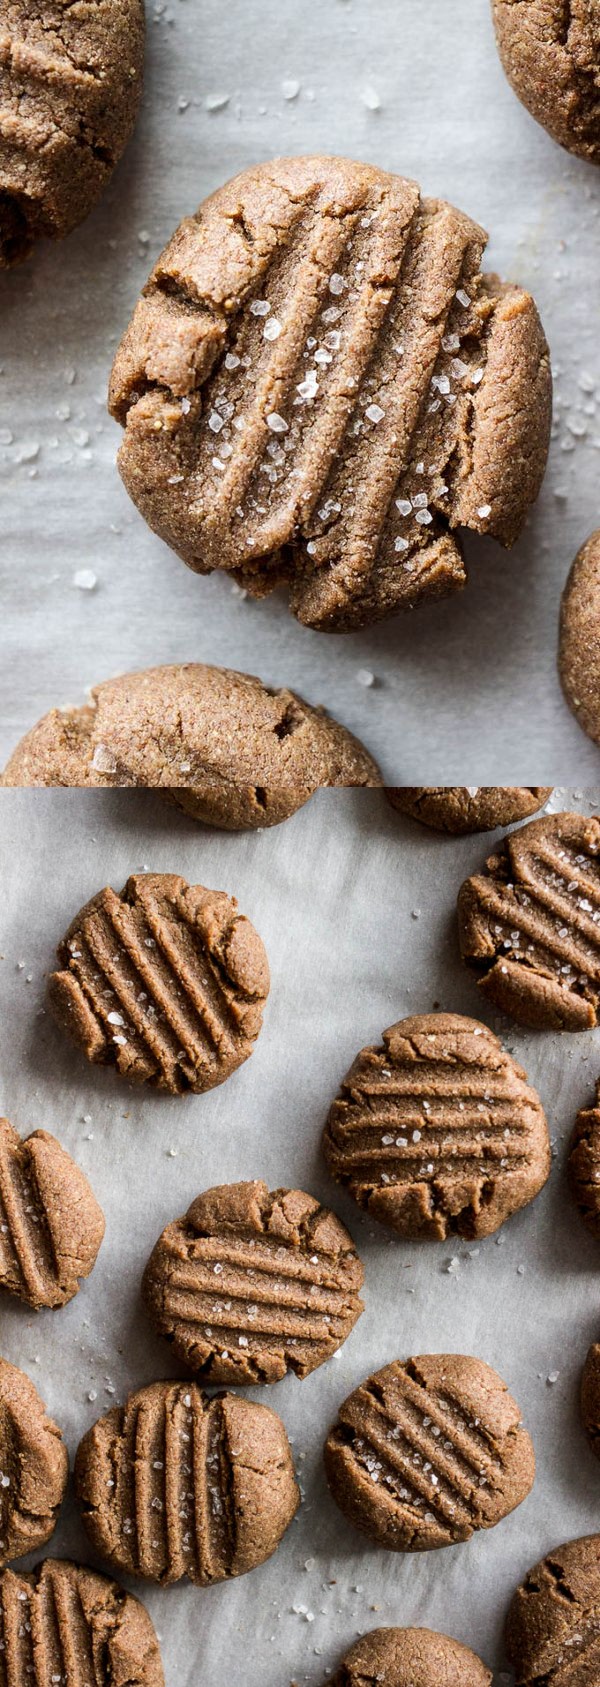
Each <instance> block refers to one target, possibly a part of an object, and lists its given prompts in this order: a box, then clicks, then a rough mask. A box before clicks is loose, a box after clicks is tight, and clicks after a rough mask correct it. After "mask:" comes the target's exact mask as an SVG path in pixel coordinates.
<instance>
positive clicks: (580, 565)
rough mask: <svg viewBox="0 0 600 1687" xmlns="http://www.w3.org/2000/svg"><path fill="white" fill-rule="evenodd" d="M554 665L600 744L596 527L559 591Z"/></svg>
mask: <svg viewBox="0 0 600 1687" xmlns="http://www.w3.org/2000/svg"><path fill="white" fill-rule="evenodd" d="M558 665H559V673H560V680H561V685H562V688H563V691H564V694H565V697H566V700H567V703H568V705H569V708H570V709H571V710H572V711H573V714H574V716H575V719H576V720H577V721H578V722H579V725H580V727H582V729H583V731H584V732H587V735H588V738H593V740H594V743H595V744H600V528H598V530H597V531H596V532H595V533H592V536H591V538H590V539H588V541H587V544H586V545H584V546H583V547H582V549H581V550H580V551H579V553H578V555H577V556H576V558H575V561H574V563H573V566H572V568H571V572H570V574H569V577H568V580H567V584H566V586H565V589H564V592H563V596H562V603H561V610H560V635H559V657H558Z"/></svg>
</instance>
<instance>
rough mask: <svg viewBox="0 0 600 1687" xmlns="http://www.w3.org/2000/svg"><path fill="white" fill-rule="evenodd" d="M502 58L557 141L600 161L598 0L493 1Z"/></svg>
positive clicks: (514, 83) (514, 82)
mask: <svg viewBox="0 0 600 1687" xmlns="http://www.w3.org/2000/svg"><path fill="white" fill-rule="evenodd" d="M492 11H493V15H494V23H495V26H496V36H497V39H498V46H499V49H500V57H501V59H502V63H503V65H504V69H505V71H506V74H507V76H508V80H509V82H510V83H512V86H513V88H514V90H515V93H516V94H518V96H519V99H520V100H522V102H523V105H525V106H527V109H528V111H530V112H531V115H532V117H535V118H536V119H537V122H538V123H541V124H542V127H543V128H544V129H547V130H548V134H549V135H552V137H553V139H554V140H555V141H559V142H560V145H561V146H564V147H566V148H567V151H568V152H575V153H577V154H578V155H579V157H581V158H587V159H589V160H590V162H591V163H593V164H600V14H599V13H598V5H597V0H569V4H568V5H565V0H492Z"/></svg>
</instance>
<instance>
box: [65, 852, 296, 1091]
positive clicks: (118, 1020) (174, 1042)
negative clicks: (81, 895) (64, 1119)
mask: <svg viewBox="0 0 600 1687" xmlns="http://www.w3.org/2000/svg"><path fill="white" fill-rule="evenodd" d="M58 959H59V962H60V971H58V972H53V973H52V975H51V977H50V981H49V995H50V1001H51V1003H52V1006H53V1008H54V1012H55V1014H56V1016H57V1018H58V1019H59V1020H60V1022H61V1024H62V1025H63V1026H64V1028H65V1030H67V1031H68V1032H69V1034H70V1036H71V1037H73V1039H74V1041H75V1042H76V1043H78V1045H79V1047H80V1048H81V1049H83V1052H84V1054H85V1055H86V1056H87V1059H88V1060H91V1061H93V1062H95V1063H97V1064H98V1065H100V1066H116V1069H117V1071H118V1072H119V1074H120V1076H121V1077H124V1078H129V1079H130V1081H132V1082H135V1083H145V1084H151V1085H152V1086H153V1087H154V1088H155V1089H160V1090H169V1091H170V1092H171V1094H172V1095H183V1094H184V1093H185V1092H186V1091H187V1090H194V1091H195V1092H196V1094H200V1093H201V1092H202V1091H204V1090H209V1089H213V1088H214V1086H215V1084H222V1083H223V1082H224V1080H225V1078H228V1077H229V1076H230V1074H231V1073H232V1072H235V1070H236V1067H238V1066H241V1065H242V1062H243V1061H244V1060H247V1059H248V1056H249V1055H250V1054H251V1053H252V1049H253V1047H254V1043H255V1042H256V1038H257V1036H258V1033H259V1031H260V1028H261V1024H262V1013H263V1008H264V1005H265V1002H266V999H267V996H268V993H269V968H268V963H267V957H266V954H265V951H264V948H263V945H262V943H261V940H260V937H259V936H258V933H257V932H256V931H255V930H254V926H253V925H251V924H250V921H249V920H247V919H246V918H245V916H244V915H242V914H238V912H237V902H236V900H235V897H233V896H226V895H225V894H224V892H223V891H218V890H205V888H204V886H203V885H188V884H186V881H185V879H182V878H179V877H178V876H177V874H175V873H134V874H132V877H131V878H130V879H128V880H127V884H126V885H125V889H124V890H123V891H122V892H121V895H120V896H117V895H116V894H115V892H114V890H111V888H110V886H107V887H106V889H105V890H101V891H99V892H98V895H97V896H94V897H92V900H91V902H88V903H86V906H85V908H82V909H81V911H80V913H79V914H77V915H76V916H75V919H74V920H72V922H71V925H70V926H69V929H68V931H67V933H66V935H65V937H64V938H63V940H62V943H61V944H60V946H59V949H58Z"/></svg>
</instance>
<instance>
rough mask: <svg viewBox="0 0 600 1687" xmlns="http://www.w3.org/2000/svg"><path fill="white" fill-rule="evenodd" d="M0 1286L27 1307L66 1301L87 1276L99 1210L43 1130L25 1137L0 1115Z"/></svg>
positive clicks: (97, 1238)
mask: <svg viewBox="0 0 600 1687" xmlns="http://www.w3.org/2000/svg"><path fill="white" fill-rule="evenodd" d="M0 1218H1V1221H2V1222H1V1224H0V1288H1V1289H8V1290H9V1292H10V1294H13V1295H17V1296H18V1298H19V1300H24V1301H25V1302H26V1304H27V1305H28V1306H32V1307H34V1308H35V1309H36V1310H38V1309H39V1308H40V1307H42V1306H66V1304H67V1301H69V1300H72V1299H73V1296H74V1295H76V1294H77V1290H78V1289H79V1286H80V1283H79V1279H80V1278H81V1277H89V1274H90V1271H91V1270H92V1266H93V1265H95V1263H96V1259H97V1256H98V1250H99V1248H100V1243H101V1241H102V1238H103V1236H104V1214H103V1212H102V1209H101V1207H99V1206H98V1202H97V1200H96V1197H95V1195H94V1194H93V1192H92V1190H91V1188H90V1185H89V1183H88V1180H87V1177H85V1175H84V1173H83V1172H82V1171H81V1168H80V1167H79V1166H78V1165H76V1163H75V1161H74V1160H72V1159H71V1156H70V1154H67V1151H66V1149H65V1148H61V1145H60V1142H57V1140H56V1137H54V1136H50V1135H49V1133H48V1131H33V1133H32V1135H31V1136H28V1137H27V1138H26V1139H25V1141H22V1140H21V1137H20V1136H19V1134H18V1132H17V1131H16V1130H15V1129H14V1127H13V1126H12V1125H11V1124H9V1121H8V1119H0Z"/></svg>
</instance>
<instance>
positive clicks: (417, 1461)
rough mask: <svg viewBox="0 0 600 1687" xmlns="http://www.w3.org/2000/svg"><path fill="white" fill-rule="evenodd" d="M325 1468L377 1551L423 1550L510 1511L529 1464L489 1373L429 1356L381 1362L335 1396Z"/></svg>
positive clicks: (466, 1362)
mask: <svg viewBox="0 0 600 1687" xmlns="http://www.w3.org/2000/svg"><path fill="white" fill-rule="evenodd" d="M325 1471H326V1475H327V1481H328V1483H329V1487H330V1489H331V1492H332V1494H333V1498H334V1500H335V1501H336V1503H337V1504H338V1505H339V1507H340V1510H341V1511H343V1513H344V1516H345V1517H347V1518H349V1520H350V1522H351V1523H353V1524H354V1525H355V1527H356V1528H357V1529H361V1530H362V1532H363V1534H366V1535H370V1536H371V1539H372V1540H374V1541H376V1542H377V1545H378V1546H385V1547H388V1548H389V1549H390V1551H392V1552H431V1551H432V1550H433V1549H434V1548H437V1547H442V1546H453V1545H454V1544H455V1543H456V1542H457V1541H468V1540H470V1538H471V1535H473V1534H475V1531H476V1530H478V1529H492V1528H493V1527H494V1525H495V1524H496V1523H500V1522H501V1520H502V1518H503V1517H506V1516H507V1514H508V1512H510V1511H514V1509H515V1506H518V1505H520V1504H521V1501H522V1500H524V1499H526V1498H527V1495H528V1493H529V1491H530V1489H531V1487H532V1485H533V1479H534V1475H535V1458H534V1452H533V1446H532V1443H531V1440H530V1438H529V1435H528V1434H527V1430H526V1429H525V1428H524V1426H523V1424H522V1422H521V1413H520V1411H519V1407H518V1406H517V1405H516V1402H515V1401H514V1400H513V1399H512V1397H511V1395H510V1394H509V1393H508V1389H507V1387H506V1384H505V1383H504V1382H502V1380H501V1378H500V1377H499V1376H498V1375H497V1372H496V1371H493V1370H492V1369H491V1367H490V1366H489V1365H486V1364H484V1362H483V1360H482V1359H471V1358H465V1357H464V1356H463V1355H462V1354H460V1353H450V1354H439V1353H434V1354H426V1355H425V1356H424V1357H421V1358H418V1359H407V1360H406V1361H405V1362H404V1363H401V1362H400V1360H396V1361H395V1362H394V1363H393V1364H391V1365H386V1366H385V1369H384V1370H382V1371H377V1372H376V1373H375V1375H374V1376H371V1377H368V1378H367V1380H366V1382H364V1383H362V1384H361V1386H360V1387H359V1388H356V1389H355V1390H354V1393H353V1394H350V1395H349V1396H348V1399H347V1400H344V1402H343V1404H342V1405H341V1406H340V1409H339V1415H338V1420H337V1423H335V1424H334V1426H333V1429H331V1430H330V1432H329V1435H328V1437H327V1441H326V1443H325Z"/></svg>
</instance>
